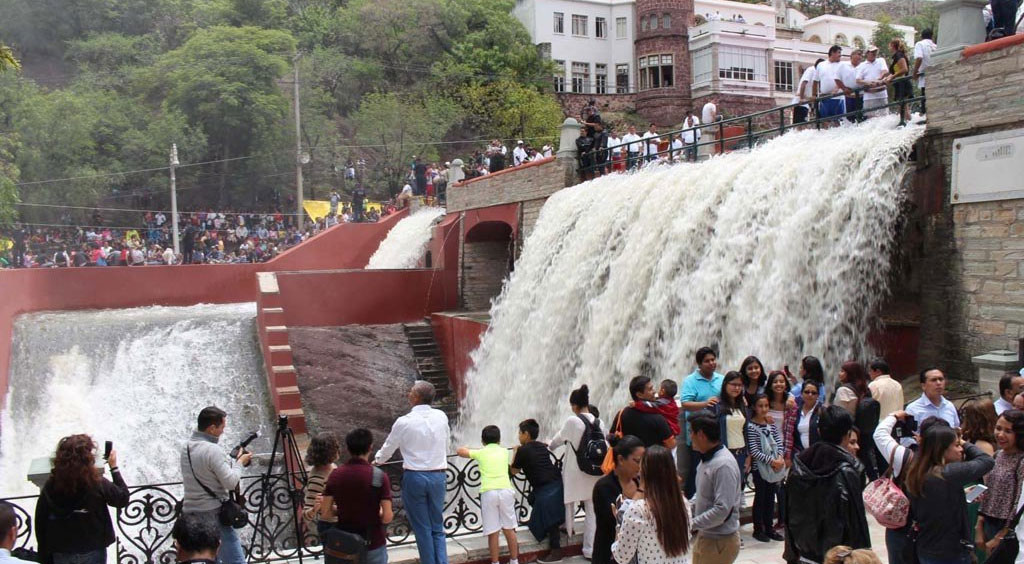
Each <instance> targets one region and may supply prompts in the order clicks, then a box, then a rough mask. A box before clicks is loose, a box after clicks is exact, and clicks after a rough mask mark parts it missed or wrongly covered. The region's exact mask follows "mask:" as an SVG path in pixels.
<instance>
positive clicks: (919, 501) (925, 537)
mask: <svg viewBox="0 0 1024 564" xmlns="http://www.w3.org/2000/svg"><path fill="white" fill-rule="evenodd" d="M994 465H995V461H993V460H992V457H991V456H989V455H987V454H985V453H983V452H982V451H981V450H980V449H978V447H976V446H974V445H972V444H970V443H964V442H963V441H961V440H960V437H959V436H958V435H957V432H956V431H955V430H953V429H951V428H949V427H944V426H941V425H932V426H931V427H929V428H928V430H926V431H925V432H924V435H922V436H921V448H920V450H919V451H918V453H917V454H916V455H915V456H914V458H913V459H912V460H911V462H910V468H908V469H907V471H906V476H905V477H904V481H903V485H904V487H905V488H906V491H907V497H909V498H910V512H911V515H912V516H913V518H914V520H915V521H916V522H917V528H918V530H919V533H918V535H917V558H918V561H919V562H920V563H921V564H947V563H948V564H968V563H969V562H971V554H972V553H973V552H974V535H973V534H971V528H970V525H969V524H968V522H967V499H966V498H965V496H964V486H966V485H967V484H969V483H971V482H978V481H980V480H981V479H982V477H983V476H984V475H985V474H987V473H988V472H989V470H992V467H993V466H994Z"/></svg>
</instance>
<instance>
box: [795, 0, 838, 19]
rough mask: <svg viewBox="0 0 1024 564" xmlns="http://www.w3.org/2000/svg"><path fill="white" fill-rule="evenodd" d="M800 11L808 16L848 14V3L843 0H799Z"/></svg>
mask: <svg viewBox="0 0 1024 564" xmlns="http://www.w3.org/2000/svg"><path fill="white" fill-rule="evenodd" d="M800 11H801V12H803V14H804V15H805V16H807V17H808V18H816V17H818V16H824V15H833V16H849V15H850V4H849V3H847V2H846V1H845V0H800Z"/></svg>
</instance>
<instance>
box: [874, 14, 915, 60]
mask: <svg viewBox="0 0 1024 564" xmlns="http://www.w3.org/2000/svg"><path fill="white" fill-rule="evenodd" d="M893 39H903V33H902V32H900V31H899V30H897V29H896V28H895V27H893V26H892V20H890V19H889V17H888V16H886V15H882V16H881V17H879V18H878V25H876V26H875V30H874V31H872V32H871V43H872V44H873V45H875V46H877V47H878V56H879V57H883V58H884V59H886V60H888V59H889V58H890V57H891V56H892V50H891V49H889V42H890V41H892V40H893ZM907 56H908V57H909V56H910V53H907ZM908 63H909V61H908Z"/></svg>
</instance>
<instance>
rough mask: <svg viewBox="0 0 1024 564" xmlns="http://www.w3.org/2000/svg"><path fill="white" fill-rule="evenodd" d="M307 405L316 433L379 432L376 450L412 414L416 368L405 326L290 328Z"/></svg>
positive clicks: (342, 435) (341, 439) (375, 438)
mask: <svg viewBox="0 0 1024 564" xmlns="http://www.w3.org/2000/svg"><path fill="white" fill-rule="evenodd" d="M289 341H290V344H291V347H292V355H293V357H294V362H295V369H296V372H297V375H298V384H299V391H300V392H301V393H302V406H303V408H304V409H305V411H306V418H307V422H308V425H309V430H310V433H311V434H315V433H319V432H323V431H332V432H334V433H335V435H337V437H338V441H339V442H340V443H341V446H342V453H343V454H342V459H346V458H348V457H347V455H346V454H345V453H344V449H345V445H344V439H345V434H346V433H348V432H349V431H351V430H352V429H355V428H357V427H365V428H367V429H369V430H370V431H371V432H372V433H373V449H374V451H376V450H377V449H378V448H380V445H381V444H382V443H383V442H384V439H385V437H387V434H388V431H390V430H391V425H392V423H394V421H395V419H397V418H398V417H400V416H401V415H403V414H405V413H406V412H408V411H409V401H408V398H407V394H408V392H409V387H410V386H411V385H412V383H413V382H414V381H415V380H416V365H415V362H414V361H413V351H412V348H410V346H409V343H408V341H407V340H406V337H405V335H404V333H403V332H402V326H401V325H347V326H343V327H290V328H289Z"/></svg>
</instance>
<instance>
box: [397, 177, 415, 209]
mask: <svg viewBox="0 0 1024 564" xmlns="http://www.w3.org/2000/svg"><path fill="white" fill-rule="evenodd" d="M410 201H412V184H409V181H408V180H406V181H405V186H402V193H401V194H399V195H398V203H399V205H398V207H399V209H401V208H407V207H409V202H410Z"/></svg>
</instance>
